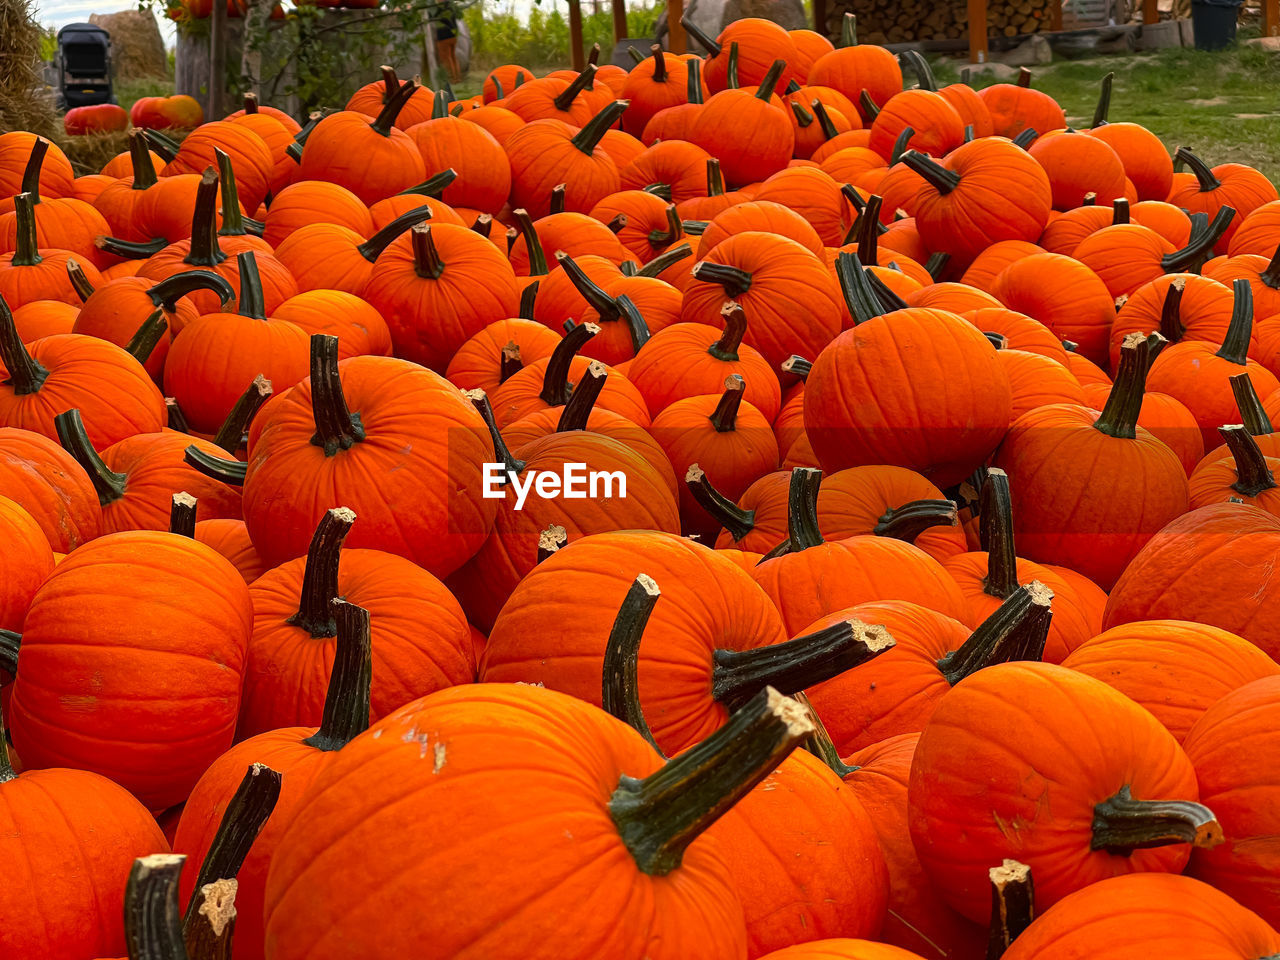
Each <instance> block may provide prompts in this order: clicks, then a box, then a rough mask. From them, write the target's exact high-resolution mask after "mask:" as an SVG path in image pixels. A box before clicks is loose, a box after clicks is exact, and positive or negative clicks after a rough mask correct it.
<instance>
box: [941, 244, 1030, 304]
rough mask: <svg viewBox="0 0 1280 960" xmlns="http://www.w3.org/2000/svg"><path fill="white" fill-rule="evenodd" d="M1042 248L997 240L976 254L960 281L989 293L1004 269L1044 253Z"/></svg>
mask: <svg viewBox="0 0 1280 960" xmlns="http://www.w3.org/2000/svg"><path fill="white" fill-rule="evenodd" d="M1044 252H1045V250H1044V249H1043V248H1042V247H1039V246H1037V245H1036V244H1034V243H1027V242H1026V241H1024V240H999V241H997V242H996V243H993V244H992V245H991V246H989V247H987V249H986V250H984V251H982V253H980V254H978V256H977V257H976V258H975V259H974V261H973V263H971V264H969V267H968V269H967V270H965V272H964V276H963V277H961V281H962V282H964V283H967V284H968V285H969V286H971V287H977V288H978V289H979V290H986V291H988V292H990V290H991V286H992V284H993V283H994V282H995V279H996V277H998V276H999V275H1000V273H1001V272H1002V271H1003V270H1004V268H1005V267H1007V266H1009V264H1011V263H1013V262H1014V261H1016V260H1021V259H1022V258H1023V257H1030V256H1034V255H1035V254H1037V253H1044Z"/></svg>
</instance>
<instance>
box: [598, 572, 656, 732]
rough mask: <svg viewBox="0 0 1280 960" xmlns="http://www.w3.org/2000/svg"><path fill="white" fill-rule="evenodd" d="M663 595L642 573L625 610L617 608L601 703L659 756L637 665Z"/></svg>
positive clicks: (607, 646)
mask: <svg viewBox="0 0 1280 960" xmlns="http://www.w3.org/2000/svg"><path fill="white" fill-rule="evenodd" d="M661 593H662V591H661V590H659V589H658V585H657V584H656V583H655V582H654V581H653V578H652V577H649V576H647V575H645V574H643V573H642V574H640V575H638V576H637V577H636V579H635V580H634V581H633V582H632V584H631V587H630V588H629V589H628V590H627V595H626V597H625V598H623V601H622V606H621V607H619V608H618V615H617V616H616V617H615V618H614V620H613V628H612V629H611V630H610V631H609V640H608V642H607V643H606V644H605V648H604V671H603V673H604V677H603V682H602V689H601V697H602V699H601V703H602V704H603V705H604V709H605V712H606V713H609V714H610V715H611V716H614V717H617V718H618V719H619V720H621V721H622V722H623V723H625V724H627V725H628V726H629V727H631V728H632V729H633V730H635V731H636V732H637V733H639V734H640V735H641V736H642V737H644V738H645V739H646V740H648V741H649V744H650V746H652V747H653V749H655V750H657V751H658V753H660V754H661V753H662V750H661V749H660V748H659V747H658V741H657V740H655V739H654V736H653V731H652V730H650V729H649V724H648V722H647V721H646V720H645V718H644V710H643V708H642V707H641V705H640V681H639V670H638V665H639V659H640V641H641V640H642V639H643V638H644V628H645V626H646V625H647V624H648V622H649V616H650V615H651V614H652V613H653V608H654V606H655V605H656V604H657V602H658V597H659V596H660V595H661Z"/></svg>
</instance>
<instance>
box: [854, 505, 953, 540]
mask: <svg viewBox="0 0 1280 960" xmlns="http://www.w3.org/2000/svg"><path fill="white" fill-rule="evenodd" d="M959 522H960V520H959V512H958V511H957V510H956V505H955V504H954V503H953V502H952V501H950V500H912V501H910V502H908V503H904V504H903V505H902V506H900V507H894V508H893V509H891V510H888V511H886V512H885V513H884V515H883V516H881V517H880V520H879V521H878V522H877V523H876V525H875V527H873V528H872V530H871V532H872V533H874V534H875V535H876V536H877V537H891V538H893V539H894V540H902V541H904V542H905V543H915V542H916V538H917V537H919V536H920V534H922V533H924V532H925V531H926V530H932V529H933V528H934V527H954V526H955V525H956V524H957V523H959Z"/></svg>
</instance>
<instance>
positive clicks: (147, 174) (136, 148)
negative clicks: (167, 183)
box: [129, 128, 159, 190]
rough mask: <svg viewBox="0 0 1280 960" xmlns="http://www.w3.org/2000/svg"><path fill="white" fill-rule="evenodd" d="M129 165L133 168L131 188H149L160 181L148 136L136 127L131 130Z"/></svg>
mask: <svg viewBox="0 0 1280 960" xmlns="http://www.w3.org/2000/svg"><path fill="white" fill-rule="evenodd" d="M129 165H130V166H131V167H132V168H133V183H132V184H130V186H129V188H130V189H131V190H147V189H149V188H150V187H154V186H155V185H156V183H157V182H158V180H159V178H158V177H157V176H156V167H155V164H154V163H153V162H152V160H151V148H150V147H149V146H148V144H147V136H146V134H145V133H144V132H143V131H141V130H138V129H136V128H135V129H133V130H130V131H129Z"/></svg>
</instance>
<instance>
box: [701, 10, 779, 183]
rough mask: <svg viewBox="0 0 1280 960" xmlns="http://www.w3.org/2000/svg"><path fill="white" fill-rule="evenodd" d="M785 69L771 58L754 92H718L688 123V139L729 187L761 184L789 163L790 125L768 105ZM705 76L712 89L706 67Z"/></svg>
mask: <svg viewBox="0 0 1280 960" xmlns="http://www.w3.org/2000/svg"><path fill="white" fill-rule="evenodd" d="M741 22H742V21H738V23H741ZM726 29H727V28H726ZM770 55H771V56H776V55H777V54H776V53H775V52H771V54H770ZM785 69H786V62H785V60H781V59H775V60H774V61H773V65H772V66H771V67H770V68H769V70H768V72H767V73H766V74H764V76H763V77H761V78H760V80H759V86H758V87H757V88H756V89H755V90H754V91H753V92H748V91H747V90H743V89H721V90H720V92H719V93H716V94H714V95H713V96H712V97H711V98H710V99H709V100H708V101H707V102H706V104H704V105H703V107H702V109H701V110H699V111H698V115H697V117H696V118H695V119H694V121H693V127H692V129H691V130H690V131H689V138H690V140H692V141H693V142H694V143H696V144H697V145H698V146H700V147H702V148H703V149H704V150H706V151H707V153H708V154H710V155H712V156H715V157H717V158H719V160H720V169H721V171H722V172H723V173H724V177H725V179H726V180H728V181H729V182H730V183H733V184H744V183H754V182H755V181H757V180H763V179H764V178H765V177H767V176H769V175H770V174H772V173H776V172H777V171H779V170H781V169H782V168H783V167H785V166H786V165H787V161H788V160H790V159H791V154H792V152H793V151H794V150H795V134H794V133H793V132H792V130H791V122H790V120H788V119H787V115H786V114H785V113H783V112H782V110H780V109H779V108H777V107H775V106H774V105H773V104H772V103H771V102H770V97H772V96H773V91H774V88H775V87H776V86H777V85H778V83H779V82H780V80H781V78H782V75H783V73H784V71H785ZM707 74H708V76H707V85H708V86H709V87H711V88H712V89H713V90H714V89H716V84H715V83H714V80H713V76H714V75H713V73H712V71H711V69H710V67H708V70H707Z"/></svg>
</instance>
